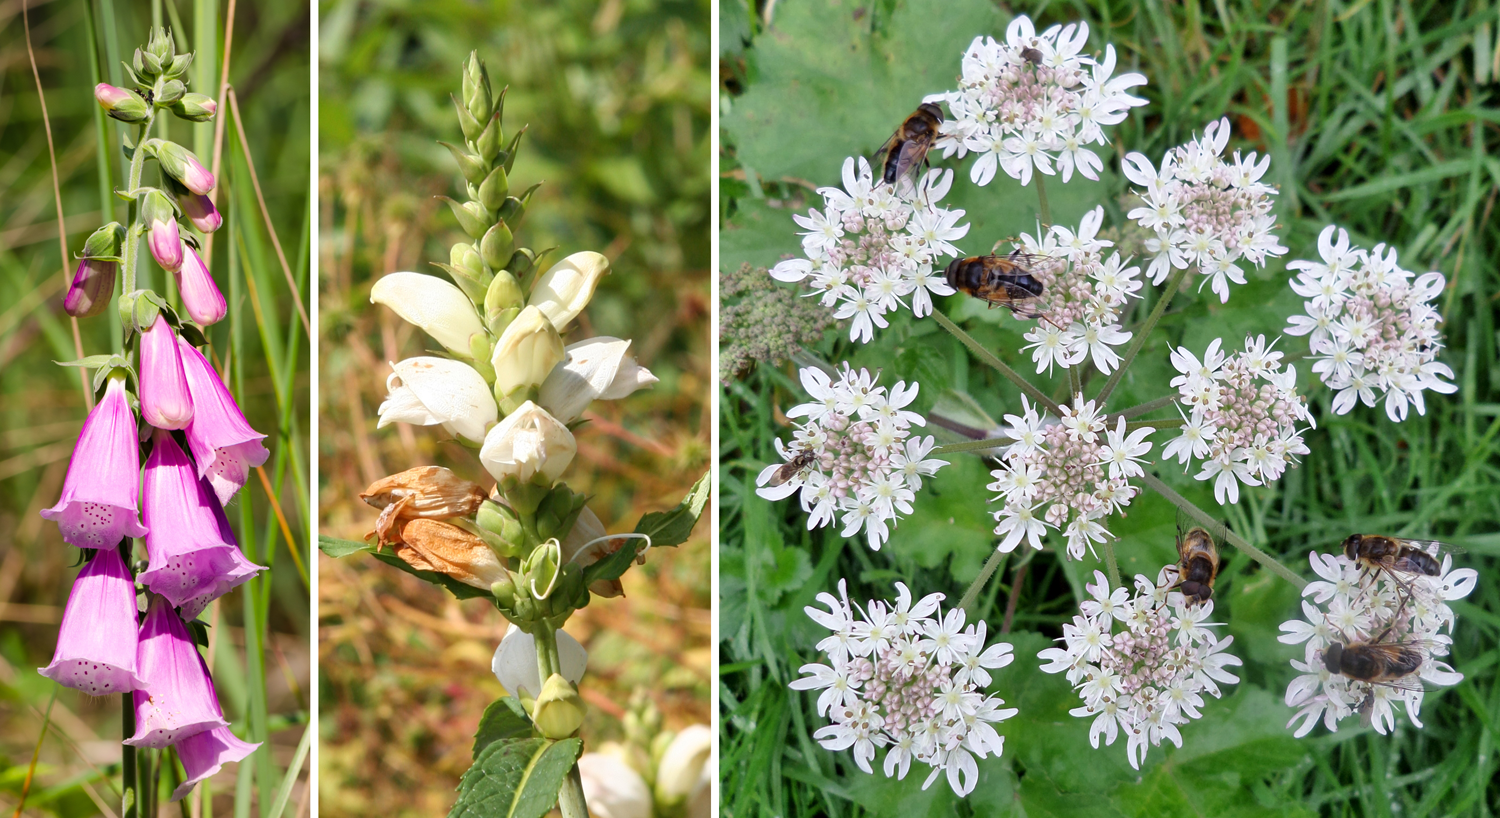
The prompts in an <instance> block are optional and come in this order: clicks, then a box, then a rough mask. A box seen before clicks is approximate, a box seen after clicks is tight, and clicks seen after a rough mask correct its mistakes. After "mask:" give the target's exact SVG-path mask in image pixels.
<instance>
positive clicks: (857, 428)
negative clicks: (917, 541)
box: [755, 364, 947, 551]
mask: <svg viewBox="0 0 1500 818" xmlns="http://www.w3.org/2000/svg"><path fill="white" fill-rule="evenodd" d="M802 385H803V387H804V388H806V389H807V392H808V394H809V395H811V396H812V398H813V402H812V403H804V404H800V405H798V406H794V407H792V409H791V411H789V412H787V413H786V414H787V417H788V418H806V420H805V421H803V422H802V423H801V424H800V425H799V426H798V428H797V432H796V434H795V435H794V436H793V439H792V443H791V445H789V446H788V445H785V444H783V443H782V442H781V441H780V440H777V441H776V450H777V453H778V454H780V455H781V457H782V460H783V461H784V462H782V463H773V464H771V465H769V466H767V467H765V469H763V470H761V473H760V475H759V477H758V478H757V479H756V485H758V486H760V487H761V488H758V489H756V492H755V493H756V494H758V495H760V496H761V497H764V498H766V499H768V500H781V499H784V498H786V497H790V496H791V495H792V494H793V493H795V492H798V491H800V492H801V497H800V500H801V503H802V510H803V511H806V512H808V514H809V515H810V516H809V517H808V519H807V527H808V528H809V529H813V528H819V527H822V526H825V525H828V524H829V523H832V522H833V519H834V516H835V515H836V514H842V515H843V520H842V522H843V525H844V530H843V532H842V534H843V536H845V537H851V536H854V535H856V534H858V533H859V532H860V531H861V530H863V531H864V532H865V536H866V538H867V540H868V541H869V543H870V547H871V548H873V549H875V550H877V551H878V550H880V546H881V544H882V543H884V542H885V541H886V539H887V538H888V537H889V536H890V531H891V529H893V528H895V524H896V522H897V521H899V520H900V517H901V515H903V514H910V513H911V512H912V506H911V502H912V500H914V499H916V492H918V491H920V490H921V488H922V478H923V477H930V476H931V475H934V474H936V473H937V470H938V469H940V468H942V467H943V466H945V465H947V461H945V460H938V459H936V458H933V459H930V460H929V459H926V458H927V455H928V453H929V452H931V451H932V449H933V446H934V443H935V441H934V439H933V437H932V436H931V435H929V436H927V437H925V438H924V437H912V436H911V427H912V426H925V425H926V423H927V420H926V419H925V418H923V417H922V416H921V415H919V414H917V413H916V412H909V411H906V410H905V408H904V407H906V406H907V405H909V404H910V403H911V402H912V401H913V400H915V399H916V397H917V390H918V388H919V385H918V384H916V383H913V384H912V385H911V387H910V388H909V389H908V388H907V386H906V382H905V381H901V382H898V383H897V384H896V385H895V386H894V387H891V389H890V392H889V393H887V391H886V388H885V387H883V386H877V385H876V376H872V375H870V373H869V372H868V371H867V370H864V369H860V370H858V371H856V370H854V369H852V368H850V367H849V365H848V364H845V365H844V368H843V370H842V371H841V372H839V378H838V380H837V381H834V380H832V379H831V378H829V377H828V375H827V373H825V372H823V371H822V370H821V369H817V368H815V367H809V368H807V369H803V370H802ZM799 458H800V460H799ZM793 461H799V462H801V463H802V466H801V467H800V468H797V467H796V466H792V465H789V464H791V463H792V462H793ZM783 469H789V470H794V473H792V474H791V475H790V477H788V478H787V479H785V480H776V479H775V478H776V477H777V474H778V472H781V471H783ZM773 480H774V482H775V483H776V484H775V485H772V482H773Z"/></svg>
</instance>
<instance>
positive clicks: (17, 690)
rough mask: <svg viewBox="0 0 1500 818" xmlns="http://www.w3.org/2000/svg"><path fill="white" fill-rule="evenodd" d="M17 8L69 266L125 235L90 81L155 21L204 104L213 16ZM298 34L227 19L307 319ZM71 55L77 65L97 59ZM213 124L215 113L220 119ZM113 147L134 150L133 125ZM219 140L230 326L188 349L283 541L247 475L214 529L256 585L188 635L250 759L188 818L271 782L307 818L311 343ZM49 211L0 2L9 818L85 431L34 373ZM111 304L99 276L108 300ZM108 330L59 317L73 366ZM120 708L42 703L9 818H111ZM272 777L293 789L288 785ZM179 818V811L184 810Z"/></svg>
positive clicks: (108, 71)
mask: <svg viewBox="0 0 1500 818" xmlns="http://www.w3.org/2000/svg"><path fill="white" fill-rule="evenodd" d="M31 5H32V8H31V9H30V12H29V13H30V23H31V42H32V46H33V48H34V50H35V53H36V61H37V64H38V68H39V69H40V73H41V84H42V87H43V89H44V91H45V93H46V102H47V112H48V114H49V115H50V118H51V125H52V137H53V140H54V142H55V145H56V150H57V171H58V176H59V180H60V187H61V192H62V210H63V214H64V216H65V225H66V227H65V232H66V234H67V247H68V252H69V253H70V254H72V253H76V252H78V251H79V250H80V249H81V247H82V245H83V241H84V239H85V238H86V237H87V236H88V234H89V232H90V231H92V230H93V229H94V228H95V227H97V226H98V225H100V224H102V223H104V222H107V221H110V220H118V221H120V222H122V223H123V222H124V221H125V220H126V218H127V213H126V207H125V203H124V202H121V201H119V200H117V199H115V197H114V196H113V194H111V193H110V192H109V191H110V190H111V189H112V188H124V187H125V175H126V171H127V169H128V167H127V165H126V163H125V160H124V155H123V153H122V151H121V150H120V144H121V142H120V140H121V137H122V136H123V135H124V133H125V126H124V125H121V124H119V123H116V122H114V121H113V120H110V119H107V118H105V117H104V116H103V114H102V111H101V110H100V108H99V106H98V104H97V103H96V102H95V101H94V96H93V87H94V84H95V83H96V82H98V81H99V77H100V76H101V74H99V73H96V72H102V77H103V78H104V79H105V80H106V81H109V82H112V83H113V84H116V85H121V86H123V85H124V84H125V83H124V81H123V80H122V79H121V78H120V75H121V74H122V73H123V69H122V68H120V66H119V64H118V60H119V59H128V58H129V56H130V54H131V53H132V52H133V49H134V48H136V47H137V45H144V44H145V41H146V38H147V35H148V33H149V27H150V26H151V25H152V24H153V21H159V22H160V24H163V25H168V26H171V27H172V28H173V29H174V31H175V33H176V35H177V45H178V51H179V53H180V52H182V51H187V50H194V49H196V50H198V52H199V58H198V60H197V61H196V62H195V64H194V66H193V68H192V69H191V76H192V79H193V82H192V83H191V84H190V86H189V88H190V90H195V91H199V92H202V93H206V94H208V95H210V96H213V97H215V98H217V97H218V96H219V93H218V86H219V76H220V75H219V72H220V69H221V65H222V63H221V60H222V58H223V54H224V45H225V43H224V24H225V22H226V20H225V17H226V15H227V13H228V11H227V9H228V4H227V3H224V4H219V3H216V2H213V0H198V2H188V0H177V2H176V3H175V4H174V3H173V2H171V0H166V2H165V3H164V2H161V0H157V2H154V3H153V2H126V0H98V2H94V0H54V2H49V3H33V4H31ZM179 22H180V24H177V23H179ZM308 23H309V18H308V9H307V8H306V7H305V6H303V5H301V4H298V3H275V4H271V3H267V4H259V3H246V2H241V3H239V4H238V9H237V12H236V15H235V20H234V24H235V26H234V39H233V42H232V50H231V58H230V64H229V82H230V84H231V85H232V86H233V87H234V88H235V90H236V93H237V95H238V99H239V105H240V109H241V111H242V112H243V115H244V123H243V125H244V130H245V134H246V139H247V142H248V145H249V153H250V158H251V160H252V161H253V162H254V170H255V173H256V174H257V175H258V177H259V181H260V186H261V190H262V191H263V193H264V195H265V200H266V206H267V212H269V213H270V217H271V223H272V225H273V226H274V228H275V231H276V234H277V237H278V238H279V239H280V242H281V246H282V248H283V250H284V252H285V253H286V256H287V260H288V264H289V269H288V271H287V272H289V273H290V274H291V275H292V277H293V280H294V281H296V282H297V286H298V287H299V288H300V290H301V299H302V302H303V303H304V304H309V301H308V299H309V290H308V288H307V278H308V258H309V255H308V243H309V236H310V230H309V228H310V218H309V217H310V215H311V214H310V212H309V202H310V194H311V185H310V183H309V180H308V167H309V150H310V148H309V144H310V143H309V126H310V122H309V111H310V109H311V105H310V93H309V82H308V77H309V68H308V65H309V64H308V47H307V40H308V32H309V24H308ZM91 53H97V55H98V62H97V63H95V62H94V61H93V60H92V59H91ZM112 56H113V57H114V59H111V57H112ZM96 65H97V67H95V66H96ZM227 113H228V105H227V103H226V102H225V101H224V100H223V99H220V100H219V116H220V117H224V116H226V115H227ZM161 119H163V120H170V124H169V125H168V126H167V127H168V128H169V129H170V131H169V133H170V135H171V137H172V138H173V139H174V140H176V141H179V142H181V143H182V144H184V145H186V146H187V147H189V148H191V149H193V150H194V151H195V152H196V153H197V155H198V156H199V157H200V158H202V160H203V161H204V164H205V165H209V164H211V162H212V156H213V127H214V126H213V124H212V123H210V124H206V125H196V126H195V125H193V124H190V123H186V122H182V121H180V120H177V119H176V118H175V117H171V116H163V117H161ZM130 130H131V134H132V138H133V135H134V131H135V130H136V129H135V128H134V127H133V126H132V127H131V129H130ZM235 130H236V129H235V127H234V122H233V120H232V119H231V120H228V121H226V129H225V135H224V142H223V147H222V151H223V152H222V161H221V171H220V174H219V177H218V182H219V189H218V202H219V206H220V208H221V210H222V211H223V213H224V226H223V227H222V228H220V229H219V231H218V232H217V233H215V234H214V240H215V251H214V254H213V257H212V269H213V274H214V278H215V280H216V281H217V283H218V286H219V288H220V290H221V291H222V292H223V293H224V294H225V296H226V298H227V299H228V301H229V315H228V317H227V318H226V319H225V320H223V321H221V322H219V323H218V324H215V325H214V326H212V327H210V328H209V331H208V333H207V334H208V336H209V339H210V341H211V342H212V350H213V355H214V357H215V358H216V359H217V360H219V361H221V362H222V361H225V360H232V361H233V367H232V369H233V372H234V373H235V374H234V375H233V377H232V378H231V382H230V384H229V386H230V388H231V391H233V392H234V394H235V396H236V398H237V399H238V401H239V403H240V405H241V406H242V407H243V408H244V410H245V414H246V416H247V417H248V419H249V421H250V423H251V425H252V426H254V427H255V428H256V429H257V430H259V431H261V432H263V433H265V434H267V435H268V436H269V437H268V439H267V440H266V441H265V443H266V446H267V447H268V448H269V449H270V450H271V459H270V460H268V461H267V462H266V464H265V466H264V472H265V475H266V477H267V479H268V480H269V481H270V483H271V486H272V490H273V492H274V496H275V498H276V500H277V504H278V505H279V507H280V510H281V512H282V514H283V515H284V516H285V519H286V525H287V527H288V529H289V530H290V531H291V533H292V537H293V540H294V541H293V542H291V543H288V542H287V541H286V540H285V538H284V537H283V536H282V528H281V525H280V524H279V523H278V521H277V518H276V511H275V509H273V508H272V504H271V503H270V502H269V500H268V493H267V491H266V489H265V488H264V487H263V485H262V484H261V482H260V479H259V477H257V476H256V475H255V474H252V475H251V476H250V483H249V485H247V486H245V488H244V489H243V490H242V491H241V492H240V493H239V494H238V495H237V496H236V497H235V499H234V501H233V502H232V503H231V504H230V506H229V508H228V509H227V511H228V515H229V519H230V520H231V522H232V523H233V524H234V526H235V529H236V532H237V533H238V535H239V540H240V543H241V547H242V548H243V549H244V551H245V553H246V555H247V556H248V557H249V558H250V559H251V560H252V561H254V562H256V563H257V564H260V565H266V566H270V567H271V568H272V570H271V571H270V572H268V573H266V574H262V576H261V577H260V578H257V579H255V580H253V581H251V582H250V583H248V584H246V585H244V586H242V587H241V588H239V589H237V590H235V591H234V592H232V593H230V594H229V595H227V596H225V597H223V598H222V599H221V600H219V601H218V602H215V603H214V606H213V607H211V608H210V609H209V611H207V612H205V614H204V615H203V619H204V620H205V621H208V622H213V623H217V624H216V626H215V627H214V628H213V629H212V630H213V633H214V642H215V649H214V653H213V657H212V659H211V662H212V666H213V669H214V679H215V682H216V685H217V688H218V691H219V696H220V699H221V701H222V702H223V704H224V708H225V710H226V711H227V713H228V716H229V718H230V719H231V720H232V722H233V723H234V725H235V729H236V732H237V733H238V734H239V735H241V737H245V738H248V739H249V740H257V741H266V742H267V744H266V746H264V747H262V748H261V749H260V750H259V751H257V752H256V753H255V754H254V755H253V756H251V757H250V758H248V759H246V760H245V761H244V762H242V763H240V764H238V765H230V766H229V767H227V768H226V770H225V771H223V772H222V773H220V774H219V775H218V776H216V777H215V778H214V779H213V780H212V781H211V782H210V787H209V788H208V789H207V790H204V791H205V792H208V791H211V792H212V793H213V795H212V797H211V798H209V799H207V800H208V803H207V805H206V806H205V807H203V808H202V811H201V812H198V813H195V814H202V815H208V814H211V812H212V811H215V810H216V811H217V812H218V813H220V814H223V813H226V812H228V811H230V810H234V811H235V812H236V814H237V815H241V816H250V815H262V816H266V815H270V814H271V813H272V810H273V806H274V803H275V801H276V796H277V793H278V790H279V789H280V788H281V787H282V785H283V784H284V783H286V784H288V785H289V786H290V788H289V789H288V791H287V795H288V798H289V800H288V801H287V802H286V803H285V805H284V807H283V814H288V815H290V814H293V813H295V812H297V811H298V810H301V814H306V811H307V808H308V800H307V799H308V794H309V789H308V787H307V784H306V780H307V778H306V777H307V765H306V764H305V763H300V762H299V763H298V764H293V761H294V759H295V758H296V753H297V749H298V743H299V741H300V740H302V739H303V737H304V735H305V734H306V733H307V721H308V707H309V694H310V690H309V687H308V683H309V680H310V678H311V674H310V665H309V659H310V644H311V642H310V639H311V632H310V626H309V621H308V620H309V617H308V613H307V612H308V606H309V593H308V589H309V583H308V578H307V569H306V566H307V564H308V563H307V541H308V536H307V531H308V528H309V526H308V519H309V518H308V502H307V497H308V490H307V489H308V459H307V435H308V430H309V421H310V413H309V412H308V404H309V392H308V358H309V356H308V349H309V347H310V343H309V339H308V335H307V332H306V329H305V328H304V325H303V324H302V321H301V319H300V318H299V317H298V315H297V310H296V307H295V305H294V302H293V297H292V294H291V289H290V287H289V285H288V282H287V278H286V273H284V272H283V270H282V267H281V264H280V262H279V261H278V259H277V255H276V251H275V249H274V247H273V246H272V243H271V239H270V236H269V235H268V234H267V232H266V225H265V222H264V220H263V218H262V215H261V210H260V208H259V206H258V204H257V203H256V197H255V192H254V188H253V187H252V184H251V180H250V167H249V166H248V165H246V163H245V159H244V154H243V152H242V150H243V149H242V146H241V142H240V140H239V138H238V137H237V136H236V135H235ZM154 164H155V163H148V167H147V170H146V174H145V176H144V177H143V182H144V183H146V184H156V183H157V181H156V180H157V172H156V170H154V169H153V166H154ZM55 207H56V205H55V200H54V197H53V192H52V176H51V170H50V162H49V159H48V151H47V142H46V133H45V131H44V129H43V122H42V111H41V106H40V104H39V99H38V96H37V86H36V82H35V80H34V79H33V76H32V71H31V65H30V62H29V60H28V57H27V51H26V40H25V27H24V26H23V21H22V17H21V5H20V4H19V3H10V4H6V5H4V6H0V810H3V811H4V812H6V813H7V814H9V813H11V812H13V811H14V810H15V808H16V803H17V800H18V797H19V794H20V791H21V789H22V786H23V782H24V780H25V777H26V774H27V770H28V767H29V766H30V762H31V756H32V751H33V749H34V748H35V747H36V745H37V739H38V736H39V735H40V734H41V731H42V724H43V718H42V714H43V711H45V710H46V708H47V702H48V698H49V697H50V696H51V694H52V690H53V684H52V683H51V682H49V681H48V680H47V679H44V678H42V677H41V676H39V675H37V673H36V668H38V667H42V666H44V665H46V663H47V662H48V661H49V660H50V657H51V656H52V650H53V647H54V645H55V643H56V639H57V625H58V622H59V621H60V620H61V617H62V610H63V605H64V603H65V601H66V599H67V596H68V589H69V587H70V586H71V584H72V580H73V577H74V576H75V575H76V574H77V567H76V563H77V556H78V552H77V551H76V550H75V549H73V548H72V547H71V546H67V545H65V544H64V543H63V542H62V539H61V537H60V536H59V535H58V530H57V526H55V525H53V524H51V523H47V522H45V521H43V520H42V519H41V517H39V516H38V515H37V512H38V511H39V510H40V509H43V508H47V507H49V506H51V505H52V504H53V503H54V502H56V500H57V496H58V493H59V491H60V490H61V487H62V480H63V475H64V473H65V472H66V470H67V464H68V458H69V456H70V454H71V453H72V449H73V443H74V441H75V440H76V438H77V435H78V430H79V427H80V425H81V424H82V422H83V418H84V416H85V414H86V406H85V404H84V398H83V392H82V388H81V386H80V384H79V381H78V375H77V372H78V370H76V369H65V368H63V367H59V366H56V365H55V364H54V363H53V362H54V361H69V360H73V359H75V358H77V357H78V355H77V353H76V352H75V349H74V344H73V336H72V328H71V326H70V325H69V319H68V316H67V315H66V314H65V313H64V312H63V309H62V296H63V293H64V292H65V291H66V288H67V284H68V281H69V280H70V279H71V275H72V271H73V265H72V263H71V262H70V263H69V264H68V265H67V270H66V274H65V273H64V269H63V264H62V263H61V259H60V258H59V252H60V251H59V248H58V225H57V217H56V209H55ZM142 258H143V259H144V260H143V261H142V263H141V265H140V267H141V270H142V272H141V276H140V286H142V287H154V288H155V289H156V290H157V291H158V292H162V293H164V294H170V295H169V297H170V298H172V299H175V292H173V291H172V289H171V286H172V285H171V284H170V282H169V279H170V276H167V275H165V273H163V271H162V270H161V269H160V268H158V267H157V266H156V265H155V263H154V262H153V261H152V260H151V258H150V256H149V255H148V254H146V253H144V252H143V253H142ZM120 286H121V284H120V280H119V279H117V283H116V289H117V291H118V288H119V287H120ZM174 303H175V300H174ZM114 313H115V310H114V309H113V308H110V309H109V310H107V312H106V313H105V314H104V315H100V316H97V317H94V318H88V319H83V320H81V321H79V332H80V334H81V340H82V345H83V350H84V354H98V353H101V352H108V351H109V350H111V349H113V348H117V346H118V344H119V340H120V336H119V330H118V318H115V317H113V315H114ZM289 548H290V549H291V551H290V552H289V551H288V549H289ZM137 553H138V554H139V553H144V552H143V551H138V552H137ZM215 609H217V610H215ZM119 702H120V699H119V697H118V696H109V697H106V698H99V699H96V698H92V697H89V696H85V695H83V694H80V693H77V692H75V691H72V690H68V689H60V693H59V695H58V697H57V703H56V705H55V707H54V708H53V710H52V718H51V730H50V731H49V733H48V735H47V738H46V740H45V742H43V744H42V745H41V755H40V759H39V763H38V765H37V767H36V778H35V780H34V781H33V782H32V787H31V792H30V795H29V797H28V798H27V802H26V807H25V812H24V814H25V815H31V816H40V815H57V816H70V817H71V816H87V815H95V814H116V815H117V814H119V809H120V790H119V786H120V785H119V778H120V758H121V745H120V744H119V739H120V707H119ZM289 768H290V778H291V779H293V780H292V781H287V778H288V770H289ZM164 780H165V776H164ZM166 786H167V791H168V792H170V787H171V785H166ZM95 799H98V801H97V802H96V800H95ZM197 799H198V796H197V795H195V796H193V798H192V799H191V800H192V801H196V800H197ZM162 802H163V809H164V812H163V814H178V805H167V804H166V799H165V797H164V798H163V799H162ZM96 803H102V804H103V805H104V806H105V807H106V808H107V809H108V810H110V811H111V812H108V813H106V812H104V811H102V810H101V809H100V808H99V807H98V806H97V805H96ZM182 804H183V809H187V806H188V802H187V801H184V802H182ZM168 807H170V812H168V811H167V809H168ZM193 809H195V810H198V809H199V807H197V806H194V807H193ZM183 814H186V813H183Z"/></svg>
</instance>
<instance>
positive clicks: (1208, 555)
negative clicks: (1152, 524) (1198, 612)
mask: <svg viewBox="0 0 1500 818" xmlns="http://www.w3.org/2000/svg"><path fill="white" fill-rule="evenodd" d="M1177 558H1178V563H1177V577H1178V579H1177V587H1178V588H1179V589H1181V591H1182V595H1183V596H1184V597H1186V598H1187V601H1188V604H1190V605H1201V604H1203V603H1204V602H1207V601H1208V600H1210V599H1212V598H1213V595H1214V579H1216V578H1217V577H1218V575H1219V549H1218V543H1217V541H1216V540H1215V538H1214V536H1213V535H1212V534H1210V533H1208V530H1207V529H1205V528H1202V527H1199V526H1194V527H1193V528H1190V529H1188V530H1187V532H1186V533H1184V532H1183V530H1182V519H1181V515H1179V518H1178V521H1177Z"/></svg>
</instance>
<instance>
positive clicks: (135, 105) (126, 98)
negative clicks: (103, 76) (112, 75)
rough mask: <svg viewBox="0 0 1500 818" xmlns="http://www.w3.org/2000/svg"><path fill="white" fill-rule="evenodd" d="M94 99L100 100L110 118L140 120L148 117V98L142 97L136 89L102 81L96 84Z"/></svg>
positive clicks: (124, 120) (128, 120) (127, 120)
mask: <svg viewBox="0 0 1500 818" xmlns="http://www.w3.org/2000/svg"><path fill="white" fill-rule="evenodd" d="M94 99H97V100H99V106H100V107H101V108H103V109H104V110H105V112H106V113H107V114H108V115H109V118H110V119H116V120H119V121H120V122H140V121H141V120H143V119H145V118H146V113H147V107H146V100H144V99H141V95H140V94H137V93H136V92H134V91H130V90H127V89H125V88H116V87H115V86H113V85H110V84H109V83H105V82H101V83H99V84H98V85H96V86H94Z"/></svg>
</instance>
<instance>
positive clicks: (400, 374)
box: [377, 357, 500, 443]
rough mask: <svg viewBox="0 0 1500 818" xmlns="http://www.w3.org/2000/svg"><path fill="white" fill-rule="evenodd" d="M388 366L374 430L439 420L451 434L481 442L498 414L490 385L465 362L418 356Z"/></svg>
mask: <svg viewBox="0 0 1500 818" xmlns="http://www.w3.org/2000/svg"><path fill="white" fill-rule="evenodd" d="M391 369H392V370H394V371H393V372H392V373H391V376H390V377H389V378H388V379H386V389H387V390H388V391H389V394H387V395H386V398H385V402H384V403H382V404H380V423H379V424H378V425H377V428H383V427H385V426H388V425H390V424H392V423H397V422H400V423H412V424H416V425H418V426H437V425H440V424H441V425H442V427H443V428H444V429H446V430H448V433H449V434H452V435H453V436H455V437H460V438H463V439H464V440H467V441H470V442H473V443H480V442H482V441H484V439H485V434H484V432H485V429H486V427H488V426H489V425H490V424H491V423H494V422H495V418H497V417H499V415H500V410H499V409H498V408H497V407H496V406H495V398H494V395H492V394H491V393H490V385H489V384H487V383H485V381H484V378H483V377H481V376H480V374H479V373H478V372H475V371H474V368H473V367H471V366H469V365H468V364H465V363H462V362H460V361H452V360H449V359H447V358H428V357H421V358H407V359H406V360H404V361H401V362H400V363H394V364H391Z"/></svg>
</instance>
